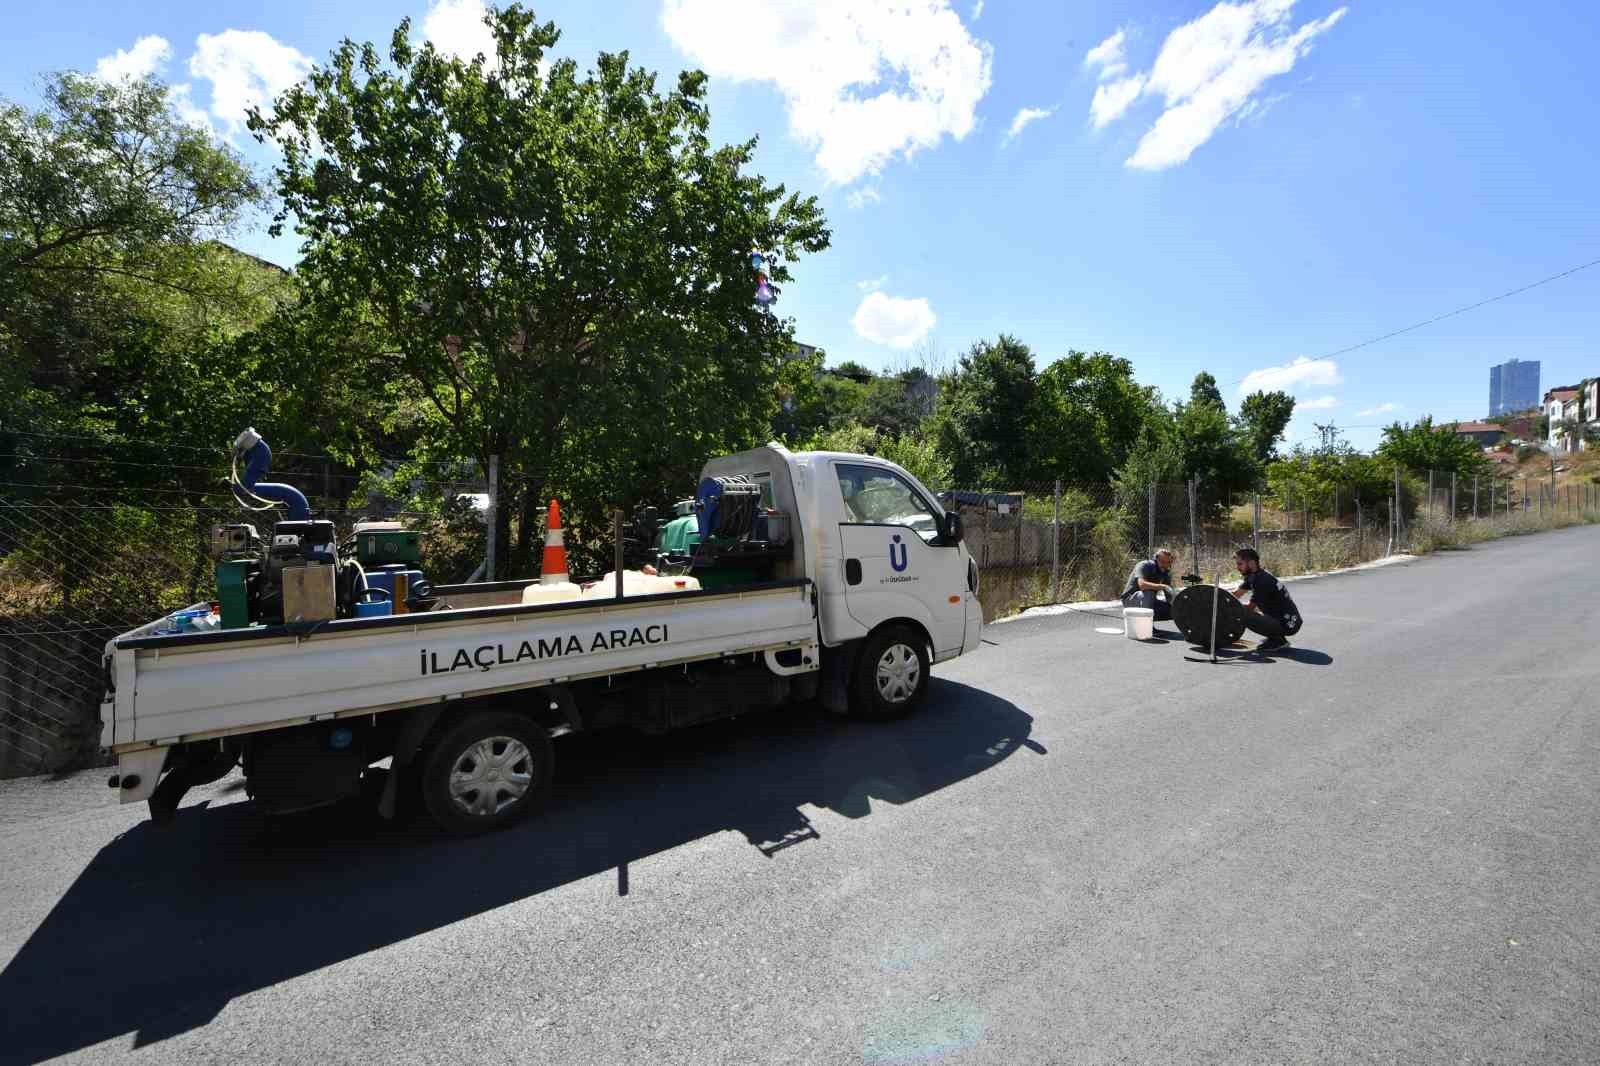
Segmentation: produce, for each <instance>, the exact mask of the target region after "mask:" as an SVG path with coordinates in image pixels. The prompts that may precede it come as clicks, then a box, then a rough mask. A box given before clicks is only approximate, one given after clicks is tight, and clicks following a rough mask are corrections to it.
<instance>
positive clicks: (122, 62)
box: [94, 34, 172, 81]
mask: <svg viewBox="0 0 1600 1066" xmlns="http://www.w3.org/2000/svg"><path fill="white" fill-rule="evenodd" d="M171 58H172V45H171V44H169V43H168V42H167V39H166V38H165V37H157V36H155V35H154V34H151V35H149V36H147V37H141V38H139V39H138V40H137V41H134V42H133V47H132V48H129V49H128V50H127V51H123V50H122V49H121V48H119V49H117V50H116V51H115V52H112V53H111V54H110V55H108V56H101V57H100V58H99V59H98V60H97V61H96V62H95V65H94V75H95V77H97V78H99V79H100V80H101V81H121V80H122V79H123V78H144V77H149V76H150V75H151V74H154V73H155V72H156V71H158V70H160V69H161V68H162V67H164V66H166V65H167V60H169V59H171Z"/></svg>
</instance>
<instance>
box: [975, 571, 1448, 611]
mask: <svg viewBox="0 0 1600 1066" xmlns="http://www.w3.org/2000/svg"><path fill="white" fill-rule="evenodd" d="M1420 558H1422V556H1420V555H1389V556H1385V557H1384V558H1382V559H1374V560H1373V561H1372V562H1370V563H1361V564H1359V565H1357V566H1346V567H1343V568H1342V569H1339V570H1320V571H1318V572H1317V573H1314V574H1295V575H1294V576H1293V577H1285V578H1282V579H1281V580H1283V581H1285V582H1289V581H1315V580H1317V579H1318V578H1324V577H1337V576H1338V575H1339V574H1358V573H1361V572H1362V571H1364V570H1382V569H1383V568H1384V567H1388V566H1403V565H1405V564H1407V563H1413V562H1416V561H1417V560H1418V559H1420ZM1121 606H1122V601H1121V600H1082V601H1079V602H1077V603H1052V604H1049V605H1047V606H1044V607H1030V608H1028V609H1027V610H1026V611H1022V612H1020V613H1018V614H1014V615H1011V616H1009V617H1006V618H999V619H996V620H995V621H993V622H985V623H984V626H985V627H987V626H1003V625H1005V624H1006V623H1007V622H1020V621H1021V620H1023V619H1024V618H1049V617H1051V616H1054V615H1062V614H1086V613H1094V612H1097V611H1109V610H1115V609H1117V608H1120V607H1121Z"/></svg>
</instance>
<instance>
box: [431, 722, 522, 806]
mask: <svg viewBox="0 0 1600 1066" xmlns="http://www.w3.org/2000/svg"><path fill="white" fill-rule="evenodd" d="M532 784H533V755H532V753H530V752H529V751H528V746H527V745H526V744H524V743H523V742H522V741H520V740H518V739H517V738H516V737H485V738H484V739H482V740H480V741H478V742H477V743H475V744H473V745H472V746H471V747H469V748H467V749H466V750H465V751H463V752H462V753H461V754H460V755H457V756H456V761H455V765H453V766H452V767H451V768H450V798H451V799H452V800H454V801H455V805H456V807H457V808H458V809H460V810H461V811H463V812H465V813H467V814H470V815H473V816H474V817H478V818H487V817H490V816H491V815H496V814H499V813H500V812H501V811H503V810H505V809H506V808H507V807H510V806H512V805H513V804H515V803H516V802H517V801H518V800H520V799H521V798H522V797H523V796H525V795H527V792H528V788H529V786H531V785H532Z"/></svg>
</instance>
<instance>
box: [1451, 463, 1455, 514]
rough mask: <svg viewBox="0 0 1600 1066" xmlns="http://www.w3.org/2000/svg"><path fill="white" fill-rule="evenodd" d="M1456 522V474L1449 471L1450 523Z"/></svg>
mask: <svg viewBox="0 0 1600 1066" xmlns="http://www.w3.org/2000/svg"><path fill="white" fill-rule="evenodd" d="M1455 520H1456V472H1455V471H1454V470H1452V471H1450V521H1452V522H1454V521H1455Z"/></svg>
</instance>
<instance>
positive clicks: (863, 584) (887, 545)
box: [833, 462, 967, 659]
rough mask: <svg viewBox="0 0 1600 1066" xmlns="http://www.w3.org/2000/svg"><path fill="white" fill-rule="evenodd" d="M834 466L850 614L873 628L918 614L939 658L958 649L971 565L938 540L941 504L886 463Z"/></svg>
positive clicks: (953, 547)
mask: <svg viewBox="0 0 1600 1066" xmlns="http://www.w3.org/2000/svg"><path fill="white" fill-rule="evenodd" d="M833 465H834V472H835V474H836V475H837V476H838V479H839V491H840V493H841V495H842V496H843V497H844V514H843V517H844V521H843V522H841V523H840V526H839V543H840V547H841V549H842V554H843V556H844V584H845V604H846V609H847V610H848V611H849V613H850V616H851V617H852V618H854V619H855V620H856V621H857V622H860V623H861V624H862V625H864V626H866V627H867V628H868V629H871V628H872V627H874V626H876V625H877V624H878V623H880V622H883V621H886V620H888V619H890V618H914V619H916V620H917V621H919V622H921V623H922V624H923V625H924V626H925V627H926V628H927V630H928V633H929V635H930V636H931V637H932V638H933V649H934V656H935V658H939V659H942V658H944V657H946V656H948V655H956V654H959V653H960V652H961V641H962V638H963V636H964V635H965V629H966V603H965V601H966V591H967V567H966V560H965V559H964V558H963V555H962V552H961V548H960V546H959V545H958V544H945V543H943V542H942V541H940V539H939V515H940V514H942V510H941V509H940V508H938V507H937V506H936V505H935V504H934V503H933V502H932V501H931V500H927V499H924V498H923V496H922V494H921V493H920V492H918V491H917V490H916V489H915V488H914V487H912V485H911V483H910V482H908V481H906V479H905V478H903V477H901V476H900V475H899V474H897V473H895V472H894V471H893V470H890V469H888V468H887V467H881V466H873V465H869V464H866V463H850V462H836V463H834V464H833Z"/></svg>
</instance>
